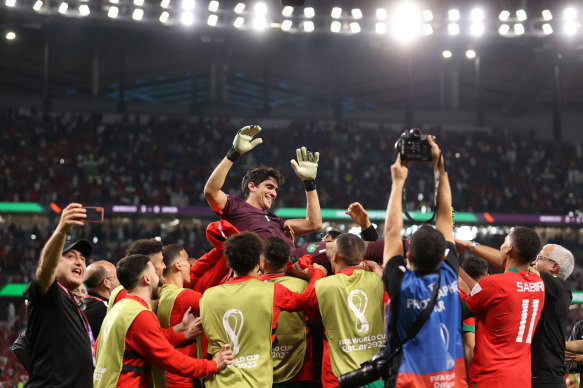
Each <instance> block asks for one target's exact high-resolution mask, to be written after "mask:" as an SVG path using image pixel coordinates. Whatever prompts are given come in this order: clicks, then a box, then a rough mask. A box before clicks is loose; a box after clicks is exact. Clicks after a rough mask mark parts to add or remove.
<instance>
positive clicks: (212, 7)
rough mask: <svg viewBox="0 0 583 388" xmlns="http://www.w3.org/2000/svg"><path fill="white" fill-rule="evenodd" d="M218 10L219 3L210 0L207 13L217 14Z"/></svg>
mask: <svg viewBox="0 0 583 388" xmlns="http://www.w3.org/2000/svg"><path fill="white" fill-rule="evenodd" d="M218 10H219V2H218V1H217V0H212V1H211V2H210V3H209V11H211V12H217V11H218Z"/></svg>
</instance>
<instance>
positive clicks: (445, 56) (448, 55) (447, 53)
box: [441, 50, 451, 59]
mask: <svg viewBox="0 0 583 388" xmlns="http://www.w3.org/2000/svg"><path fill="white" fill-rule="evenodd" d="M441 56H442V57H444V58H446V59H449V58H451V51H449V50H444V51H443V52H442V53H441Z"/></svg>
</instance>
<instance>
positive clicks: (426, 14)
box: [423, 9, 433, 22]
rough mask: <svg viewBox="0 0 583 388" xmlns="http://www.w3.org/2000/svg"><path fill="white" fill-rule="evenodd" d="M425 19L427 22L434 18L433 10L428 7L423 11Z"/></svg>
mask: <svg viewBox="0 0 583 388" xmlns="http://www.w3.org/2000/svg"><path fill="white" fill-rule="evenodd" d="M423 20H425V21H426V22H430V21H432V20H433V12H431V11H430V10H428V9H426V10H425V11H423Z"/></svg>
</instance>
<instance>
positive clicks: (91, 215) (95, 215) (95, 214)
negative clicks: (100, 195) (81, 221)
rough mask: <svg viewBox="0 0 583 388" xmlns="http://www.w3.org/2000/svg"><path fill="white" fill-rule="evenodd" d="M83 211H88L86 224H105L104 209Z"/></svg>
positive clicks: (94, 208) (92, 208) (93, 208)
mask: <svg viewBox="0 0 583 388" xmlns="http://www.w3.org/2000/svg"><path fill="white" fill-rule="evenodd" d="M83 209H85V210H86V211H87V218H85V222H103V208H102V207H84V208H83Z"/></svg>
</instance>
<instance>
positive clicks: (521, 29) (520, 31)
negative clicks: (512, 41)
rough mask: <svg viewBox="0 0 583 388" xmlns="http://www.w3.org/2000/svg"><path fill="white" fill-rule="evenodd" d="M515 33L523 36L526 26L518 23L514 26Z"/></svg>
mask: <svg viewBox="0 0 583 388" xmlns="http://www.w3.org/2000/svg"><path fill="white" fill-rule="evenodd" d="M514 33H515V34H516V35H522V34H524V26H523V25H522V23H516V24H515V25H514Z"/></svg>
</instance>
